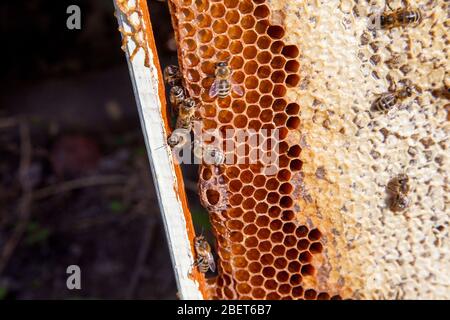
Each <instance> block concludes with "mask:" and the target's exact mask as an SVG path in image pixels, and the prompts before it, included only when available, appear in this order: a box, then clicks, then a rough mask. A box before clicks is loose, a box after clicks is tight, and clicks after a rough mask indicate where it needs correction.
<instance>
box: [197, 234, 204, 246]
mask: <svg viewBox="0 0 450 320" xmlns="http://www.w3.org/2000/svg"><path fill="white" fill-rule="evenodd" d="M204 242H205V237H204V236H203V235H199V236H197V237H195V240H194V245H195V246H196V247H197V248H199V247H201V246H203V243H204Z"/></svg>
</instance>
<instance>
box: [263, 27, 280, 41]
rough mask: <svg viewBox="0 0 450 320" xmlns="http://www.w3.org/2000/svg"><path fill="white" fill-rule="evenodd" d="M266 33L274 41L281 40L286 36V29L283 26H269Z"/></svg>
mask: <svg viewBox="0 0 450 320" xmlns="http://www.w3.org/2000/svg"><path fill="white" fill-rule="evenodd" d="M266 33H267V35H268V36H269V37H271V38H272V39H281V38H283V36H284V29H283V27H281V26H269V28H267V31H266Z"/></svg>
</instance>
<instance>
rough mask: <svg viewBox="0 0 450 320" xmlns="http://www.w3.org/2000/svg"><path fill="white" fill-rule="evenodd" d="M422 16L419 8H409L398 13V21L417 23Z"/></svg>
mask: <svg viewBox="0 0 450 320" xmlns="http://www.w3.org/2000/svg"><path fill="white" fill-rule="evenodd" d="M421 18H422V14H421V13H420V11H419V10H408V11H405V12H403V13H401V14H399V15H398V21H399V22H400V23H401V24H404V25H407V24H414V23H417V22H419V21H420V20H421Z"/></svg>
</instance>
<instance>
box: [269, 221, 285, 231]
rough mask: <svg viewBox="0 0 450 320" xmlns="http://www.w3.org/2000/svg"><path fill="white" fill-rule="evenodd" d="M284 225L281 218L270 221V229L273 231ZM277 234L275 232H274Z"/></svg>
mask: <svg viewBox="0 0 450 320" xmlns="http://www.w3.org/2000/svg"><path fill="white" fill-rule="evenodd" d="M282 226H283V223H282V222H281V221H280V220H273V221H272V222H270V226H269V227H270V229H271V230H272V231H276V230H280V229H281V228H282ZM273 234H275V233H273Z"/></svg>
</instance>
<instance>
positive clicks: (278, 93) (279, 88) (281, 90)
mask: <svg viewBox="0 0 450 320" xmlns="http://www.w3.org/2000/svg"><path fill="white" fill-rule="evenodd" d="M272 95H273V96H274V97H275V98H277V97H284V96H285V95H286V87H285V86H284V85H280V84H277V85H275V86H274V87H273V90H272ZM288 127H289V126H288Z"/></svg>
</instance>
